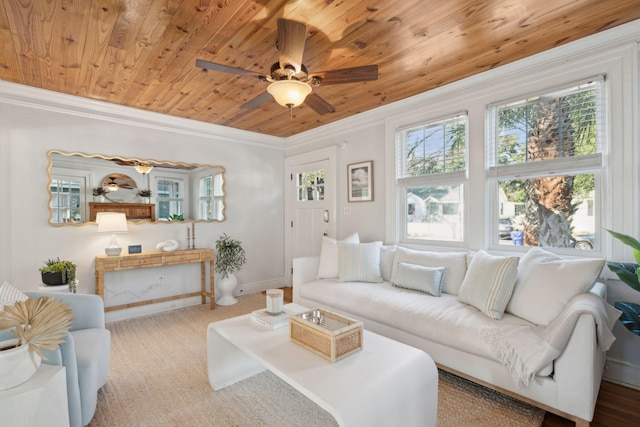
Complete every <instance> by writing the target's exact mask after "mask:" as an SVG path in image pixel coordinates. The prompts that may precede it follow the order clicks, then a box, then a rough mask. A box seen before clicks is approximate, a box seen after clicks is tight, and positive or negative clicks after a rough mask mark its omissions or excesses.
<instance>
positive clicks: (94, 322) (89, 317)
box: [25, 291, 105, 331]
mask: <svg viewBox="0 0 640 427" xmlns="http://www.w3.org/2000/svg"><path fill="white" fill-rule="evenodd" d="M25 294H27V295H28V296H29V297H31V298H39V297H54V298H56V299H60V300H62V302H63V303H65V304H66V303H69V308H70V309H72V310H73V313H72V314H71V315H72V316H73V318H74V320H73V322H72V323H71V330H72V331H77V330H80V329H91V328H101V329H104V327H105V320H104V302H103V301H102V298H100V297H99V296H98V295H93V294H68V293H61V292H46V291H27V292H25Z"/></svg>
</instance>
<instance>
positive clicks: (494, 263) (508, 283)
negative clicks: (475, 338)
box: [458, 251, 520, 319]
mask: <svg viewBox="0 0 640 427" xmlns="http://www.w3.org/2000/svg"><path fill="white" fill-rule="evenodd" d="M519 261H520V258H518V257H502V256H495V255H490V254H488V253H487V252H485V251H478V252H476V253H475V254H474V255H473V258H472V259H471V263H470V264H469V270H468V271H467V275H466V276H465V278H464V282H462V286H461V287H460V291H459V292H458V300H459V301H460V302H463V303H465V304H469V305H472V306H474V307H475V308H477V309H478V310H480V311H482V312H483V313H484V314H486V315H487V316H489V317H490V318H492V319H502V314H503V313H504V310H505V308H506V307H507V303H508V302H509V298H511V293H512V292H513V287H514V285H515V283H516V278H517V277H518V262H519Z"/></svg>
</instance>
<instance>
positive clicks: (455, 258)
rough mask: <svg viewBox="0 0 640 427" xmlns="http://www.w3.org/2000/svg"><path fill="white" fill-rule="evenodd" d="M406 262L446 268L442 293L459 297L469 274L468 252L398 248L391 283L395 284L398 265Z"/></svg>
mask: <svg viewBox="0 0 640 427" xmlns="http://www.w3.org/2000/svg"><path fill="white" fill-rule="evenodd" d="M401 262H406V263H409V264H418V265H423V266H425V267H444V268H445V269H446V272H445V275H444V278H443V279H442V292H445V293H448V294H453V295H457V294H458V289H460V286H461V285H462V281H463V280H464V276H465V273H466V272H467V253H466V252H431V251H416V250H412V249H407V248H403V247H401V246H398V248H397V249H396V256H395V258H394V260H393V272H392V273H391V282H394V281H395V280H394V278H395V275H396V271H397V267H398V264H400V263H401Z"/></svg>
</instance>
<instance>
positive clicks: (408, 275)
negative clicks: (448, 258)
mask: <svg viewBox="0 0 640 427" xmlns="http://www.w3.org/2000/svg"><path fill="white" fill-rule="evenodd" d="M444 273H445V268H444V267H425V266H423V265H417V264H409V263H407V262H401V263H400V264H398V270H397V271H396V277H395V280H394V282H393V283H392V285H393V286H397V287H399V288H405V289H412V290H414V291H419V292H425V293H427V294H430V295H433V296H436V297H439V296H440V287H441V286H442V278H443V277H444Z"/></svg>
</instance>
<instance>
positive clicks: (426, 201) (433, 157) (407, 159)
mask: <svg viewBox="0 0 640 427" xmlns="http://www.w3.org/2000/svg"><path fill="white" fill-rule="evenodd" d="M467 138H468V137H467V114H466V112H465V113H460V114H457V115H454V116H451V117H447V118H445V119H440V120H435V121H431V122H428V123H425V124H418V125H413V126H408V127H405V128H402V129H399V130H398V131H397V132H396V142H397V148H396V158H397V160H398V164H397V169H396V177H397V179H396V182H397V186H398V194H399V195H400V197H399V202H400V205H399V212H400V218H401V229H402V230H401V239H402V240H412V241H415V240H440V241H452V242H462V241H463V239H464V182H465V180H466V167H467V166H466V147H467Z"/></svg>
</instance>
